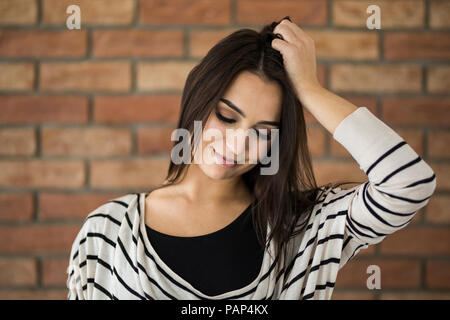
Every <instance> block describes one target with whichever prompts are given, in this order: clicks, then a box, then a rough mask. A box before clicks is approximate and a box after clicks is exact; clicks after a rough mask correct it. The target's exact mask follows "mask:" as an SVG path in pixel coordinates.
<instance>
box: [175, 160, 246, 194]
mask: <svg viewBox="0 0 450 320" xmlns="http://www.w3.org/2000/svg"><path fill="white" fill-rule="evenodd" d="M186 170H187V172H186V175H185V177H184V179H183V180H182V181H181V182H180V183H177V185H178V187H179V192H181V193H182V194H183V196H184V197H186V199H187V200H188V201H189V202H192V203H210V202H222V203H223V202H228V201H236V200H240V199H242V200H244V199H245V200H249V199H250V198H251V193H250V191H249V190H248V188H247V186H246V185H245V183H244V180H243V179H242V177H241V176H238V177H234V178H230V179H220V180H219V179H212V178H210V177H208V176H207V175H205V174H204V173H203V171H201V169H200V168H199V167H198V165H197V164H190V165H188V167H187V168H186Z"/></svg>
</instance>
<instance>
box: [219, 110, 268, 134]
mask: <svg viewBox="0 0 450 320" xmlns="http://www.w3.org/2000/svg"><path fill="white" fill-rule="evenodd" d="M216 116H217V118H218V119H219V120H220V121H223V122H225V123H235V122H236V120H234V119H230V118H227V117H224V116H223V115H222V114H221V113H220V112H219V111H216ZM265 131H267V132H268V134H264V133H263V132H265ZM256 134H257V135H258V136H259V137H261V138H262V139H264V140H270V139H271V134H270V129H263V131H259V130H256Z"/></svg>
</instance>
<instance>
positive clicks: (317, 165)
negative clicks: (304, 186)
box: [313, 160, 367, 188]
mask: <svg viewBox="0 0 450 320" xmlns="http://www.w3.org/2000/svg"><path fill="white" fill-rule="evenodd" d="M313 170H314V175H315V177H316V180H317V184H318V185H323V184H326V183H329V182H333V183H335V182H341V181H361V182H365V181H367V176H366V175H365V174H364V172H363V171H362V170H361V169H359V166H358V164H357V163H356V161H331V160H323V161H322V160H321V161H313ZM346 188H347V186H346Z"/></svg>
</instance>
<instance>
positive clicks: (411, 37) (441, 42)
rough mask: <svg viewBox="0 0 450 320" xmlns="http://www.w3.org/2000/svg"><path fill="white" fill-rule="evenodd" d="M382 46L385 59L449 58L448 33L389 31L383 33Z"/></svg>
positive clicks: (449, 39) (449, 42)
mask: <svg viewBox="0 0 450 320" xmlns="http://www.w3.org/2000/svg"><path fill="white" fill-rule="evenodd" d="M383 46H384V56H385V58H386V59H392V60H409V59H428V60H449V59H450V34H449V33H432V32H421V33H408V32H389V33H386V34H385V35H384V44H383Z"/></svg>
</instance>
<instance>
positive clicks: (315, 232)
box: [67, 107, 436, 300]
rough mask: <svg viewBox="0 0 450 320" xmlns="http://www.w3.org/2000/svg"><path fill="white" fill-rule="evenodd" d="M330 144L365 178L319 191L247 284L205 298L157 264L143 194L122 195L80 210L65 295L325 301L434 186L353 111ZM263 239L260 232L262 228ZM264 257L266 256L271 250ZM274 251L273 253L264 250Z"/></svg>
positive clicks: (370, 119)
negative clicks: (296, 228) (277, 255)
mask: <svg viewBox="0 0 450 320" xmlns="http://www.w3.org/2000/svg"><path fill="white" fill-rule="evenodd" d="M333 138H334V139H335V140H336V141H338V142H339V143H340V144H341V145H342V146H343V147H344V148H346V149H347V150H348V152H349V153H350V154H351V155H352V157H353V158H354V159H355V160H356V161H357V163H358V164H359V167H360V169H361V170H363V171H364V172H365V174H366V175H367V177H368V181H366V182H365V183H362V184H360V185H358V186H355V187H352V188H349V189H341V188H340V187H336V188H328V189H327V190H324V191H325V192H324V193H323V195H322V197H321V199H320V203H318V204H317V205H316V206H315V207H314V208H313V210H312V213H311V215H309V216H308V218H307V219H308V220H306V221H302V224H303V223H308V225H307V227H306V228H305V229H304V232H302V233H301V234H300V235H297V236H296V237H294V238H293V239H292V240H291V242H290V244H289V252H290V254H289V256H288V257H289V260H287V261H282V263H283V266H284V267H285V268H283V269H282V270H281V271H280V272H279V273H276V272H275V265H274V261H273V259H272V257H273V255H271V256H270V255H269V254H268V252H267V251H266V252H265V254H264V258H263V263H262V266H261V270H260V272H259V275H258V276H257V277H256V278H255V280H254V281H253V282H251V283H249V284H248V285H246V286H244V287H242V288H240V289H236V290H233V291H229V292H226V293H223V294H219V295H215V296H208V295H206V294H204V293H202V292H200V291H199V290H197V289H196V288H195V287H193V286H192V285H191V284H190V283H188V282H187V281H186V280H184V279H183V278H181V277H180V276H179V275H177V274H176V273H175V272H174V271H173V270H171V269H170V268H169V267H168V266H167V265H166V264H165V263H164V261H162V260H161V259H160V257H158V255H157V254H156V252H155V250H154V248H152V246H151V244H150V242H149V240H148V237H147V233H146V228H145V226H146V225H145V219H144V216H145V211H144V208H145V197H146V195H147V194H148V193H130V194H126V195H124V196H121V197H118V198H115V199H112V200H110V201H107V202H106V203H104V204H102V205H101V206H99V207H98V208H96V209H95V210H93V211H92V212H90V213H89V215H88V216H87V218H86V219H85V221H84V223H83V225H82V227H81V230H80V231H79V233H78V234H77V236H76V238H75V240H74V242H73V245H72V249H71V253H70V258H69V268H68V278H67V285H68V288H69V292H68V296H67V298H68V299H70V300H72V299H167V300H168V299H183V300H186V299H245V300H261V299H295V300H297V299H330V298H331V295H332V293H333V289H334V283H335V281H336V278H337V274H338V271H339V270H340V269H341V268H342V267H343V266H344V265H345V264H346V263H347V262H348V261H349V260H350V259H352V258H353V257H354V256H355V255H356V254H357V253H358V252H359V251H360V250H361V249H365V248H367V247H368V246H370V245H373V244H377V243H379V242H381V241H382V240H383V239H384V238H385V237H386V236H387V235H389V234H391V233H393V232H395V231H397V230H400V229H402V228H404V227H406V226H407V225H408V224H409V222H410V221H411V220H412V219H413V217H414V214H415V213H416V212H417V211H418V210H419V209H420V208H422V207H424V206H425V205H426V204H427V203H428V201H429V199H430V197H431V195H432V194H433V192H434V190H435V188H436V176H435V174H434V172H433V170H432V169H431V167H430V166H429V165H428V164H427V163H426V162H425V161H424V160H423V159H422V158H421V157H420V156H419V155H418V154H417V153H416V152H415V151H414V150H413V149H412V148H411V147H410V145H408V144H407V143H406V142H405V141H404V140H403V138H402V137H401V136H399V135H398V134H397V133H396V132H395V131H394V130H393V129H391V128H390V127H389V126H387V125H386V124H385V123H384V122H382V121H381V120H380V119H378V118H377V117H376V116H375V115H373V114H372V113H371V112H370V111H369V110H368V109H367V108H366V107H359V108H358V109H356V110H355V111H354V112H352V113H351V114H349V115H348V116H347V117H346V118H345V119H344V120H343V121H342V122H341V123H339V125H338V126H337V128H336V130H335V132H334V134H333ZM267 231H268V232H269V231H270V226H268V230H267ZM270 250H275V248H274V243H273V242H272V243H271V244H270ZM272 252H275V251H272Z"/></svg>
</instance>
